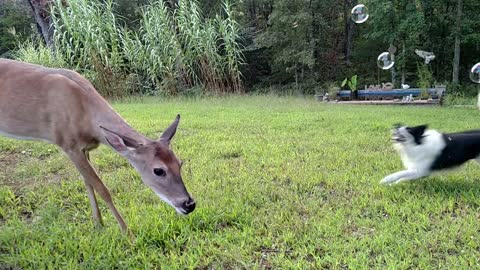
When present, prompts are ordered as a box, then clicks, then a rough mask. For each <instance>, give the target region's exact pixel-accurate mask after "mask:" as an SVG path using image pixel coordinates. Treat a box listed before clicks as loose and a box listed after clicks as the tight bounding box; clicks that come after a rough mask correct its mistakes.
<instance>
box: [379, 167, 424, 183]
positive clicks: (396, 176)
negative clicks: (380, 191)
mask: <svg viewBox="0 0 480 270" xmlns="http://www.w3.org/2000/svg"><path fill="white" fill-rule="evenodd" d="M427 175H428V173H421V172H419V171H417V170H404V171H399V172H396V173H393V174H390V175H388V176H386V177H385V178H383V179H382V181H380V184H384V185H389V184H394V183H399V182H402V181H411V180H416V179H419V178H422V177H425V176H427Z"/></svg>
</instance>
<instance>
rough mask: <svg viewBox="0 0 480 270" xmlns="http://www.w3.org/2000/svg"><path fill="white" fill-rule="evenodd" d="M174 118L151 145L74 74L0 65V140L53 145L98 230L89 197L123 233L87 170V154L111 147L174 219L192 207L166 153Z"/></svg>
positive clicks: (12, 63)
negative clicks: (67, 163)
mask: <svg viewBox="0 0 480 270" xmlns="http://www.w3.org/2000/svg"><path fill="white" fill-rule="evenodd" d="M179 121H180V115H177V117H176V119H175V121H174V122H173V123H172V124H171V125H170V126H169V127H168V128H167V129H166V130H165V131H164V132H163V134H162V135H161V137H160V139H158V140H151V139H149V138H147V137H145V136H143V135H141V134H140V133H138V132H137V131H135V130H134V129H133V128H132V127H131V126H130V125H129V124H127V122H126V121H125V120H124V119H123V118H122V117H121V116H120V115H119V114H117V113H116V112H115V111H114V110H113V108H112V107H111V106H110V105H109V104H108V103H107V101H105V99H103V98H102V96H100V94H98V92H97V91H96V90H95V88H94V87H93V85H92V84H91V83H90V82H89V81H88V80H86V79H85V78H83V77H82V76H81V75H79V74H78V73H76V72H74V71H71V70H66V69H52V68H46V67H42V66H38V65H32V64H27V63H23V62H18V61H14V60H7V59H0V135H5V136H8V137H13V138H17V139H30V140H43V141H47V142H49V143H53V144H56V145H58V146H59V147H60V148H61V149H62V150H63V151H64V152H65V154H66V155H67V156H68V157H69V158H70V160H71V161H72V162H73V164H74V165H75V167H76V168H77V169H78V171H79V172H80V174H81V175H82V176H83V179H84V181H85V186H86V188H87V195H88V198H89V200H90V205H91V207H92V210H93V219H94V221H95V223H96V224H98V225H101V224H102V217H101V214H100V210H99V208H98V204H97V200H96V198H95V192H96V193H97V194H98V195H100V197H101V198H102V199H103V200H104V201H105V202H106V204H107V205H108V207H109V209H110V211H111V212H112V214H113V216H114V217H115V219H116V220H117V221H118V224H119V225H120V227H121V229H122V231H127V230H128V229H127V225H126V224H125V222H124V220H123V218H122V216H121V215H120V213H119V212H118V211H117V208H116V207H115V204H114V203H113V201H112V197H111V196H110V193H109V191H108V189H107V187H106V186H105V185H104V184H103V183H102V180H101V179H100V178H99V177H98V175H97V173H96V172H95V170H94V168H93V167H92V165H91V164H90V159H89V152H90V151H91V150H93V149H95V148H96V147H98V145H99V144H105V145H109V146H111V147H112V148H113V149H114V150H115V151H116V152H118V153H119V154H120V155H122V156H123V157H125V158H126V159H127V160H128V161H129V162H130V164H131V165H132V166H133V167H134V168H135V169H136V170H137V171H138V173H139V174H140V175H141V177H142V180H143V182H144V183H145V184H146V185H147V186H149V187H150V188H151V189H152V190H153V191H154V192H155V193H156V194H157V195H158V196H159V197H160V198H161V199H162V200H164V201H165V202H167V203H168V204H170V205H171V206H172V207H174V208H175V210H176V211H177V212H178V213H180V214H185V215H186V214H189V213H190V212H192V211H193V210H194V209H195V202H194V200H193V199H192V198H191V196H190V194H189V193H188V192H187V190H186V188H185V185H184V183H183V180H182V176H181V173H180V170H181V167H182V162H181V161H180V160H179V159H178V158H177V157H176V156H175V154H174V153H173V151H172V150H171V149H170V141H171V139H172V137H173V136H174V135H175V132H176V130H177V126H178V123H179Z"/></svg>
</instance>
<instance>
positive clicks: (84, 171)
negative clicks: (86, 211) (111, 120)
mask: <svg viewBox="0 0 480 270" xmlns="http://www.w3.org/2000/svg"><path fill="white" fill-rule="evenodd" d="M66 153H67V155H68V156H69V157H70V159H71V160H72V162H73V164H75V167H76V168H77V169H78V171H79V172H80V174H81V175H82V176H83V179H84V180H85V184H86V185H87V192H88V196H89V198H90V204H91V205H92V207H93V212H94V218H95V215H96V214H95V211H97V212H98V217H100V211H99V210H98V205H97V203H96V199H95V194H94V193H93V190H95V191H96V192H97V193H98V195H100V197H101V198H102V199H103V200H104V201H105V203H106V204H107V206H108V208H109V209H110V211H111V212H112V214H113V216H114V217H115V219H116V220H117V222H118V224H119V225H120V228H121V229H122V231H123V232H127V231H128V228H127V225H126V224H125V221H123V218H122V216H121V215H120V213H119V212H118V210H117V208H116V207H115V205H114V204H113V200H112V196H111V195H110V192H109V191H108V189H107V187H106V186H105V185H104V184H103V182H102V180H101V179H100V177H98V175H97V173H96V172H95V170H94V169H93V167H92V165H90V162H88V159H87V155H86V154H85V153H84V152H83V151H66ZM90 187H92V188H93V189H91V188H90ZM92 194H93V195H92ZM92 199H93V201H94V202H92ZM100 219H101V218H100Z"/></svg>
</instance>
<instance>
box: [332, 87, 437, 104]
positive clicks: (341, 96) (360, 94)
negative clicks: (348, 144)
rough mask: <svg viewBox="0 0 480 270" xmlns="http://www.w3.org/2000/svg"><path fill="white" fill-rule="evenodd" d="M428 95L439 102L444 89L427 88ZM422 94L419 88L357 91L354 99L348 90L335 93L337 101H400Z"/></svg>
mask: <svg viewBox="0 0 480 270" xmlns="http://www.w3.org/2000/svg"><path fill="white" fill-rule="evenodd" d="M427 91H428V94H429V95H430V96H431V97H432V99H439V100H440V102H441V100H442V98H443V96H444V95H445V92H446V88H445V87H437V88H429V89H427ZM421 94H422V89H420V88H410V89H405V90H404V89H392V90H357V94H356V96H355V97H354V95H353V94H352V91H350V90H340V91H339V92H338V93H337V98H338V100H344V101H345V100H353V99H357V100H392V99H402V98H403V97H407V96H410V95H412V97H414V98H415V97H419V96H420V95H421Z"/></svg>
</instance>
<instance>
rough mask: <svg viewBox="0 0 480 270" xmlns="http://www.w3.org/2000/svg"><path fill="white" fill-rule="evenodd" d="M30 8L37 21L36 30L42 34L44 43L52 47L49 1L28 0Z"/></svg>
mask: <svg viewBox="0 0 480 270" xmlns="http://www.w3.org/2000/svg"><path fill="white" fill-rule="evenodd" d="M28 3H29V4H30V7H31V8H32V12H33V15H34V16H33V17H34V18H35V21H36V22H37V27H38V32H39V33H40V35H41V36H42V38H43V40H44V41H45V44H46V45H47V47H49V48H53V31H54V29H53V23H52V18H51V17H50V1H48V0H28Z"/></svg>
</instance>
